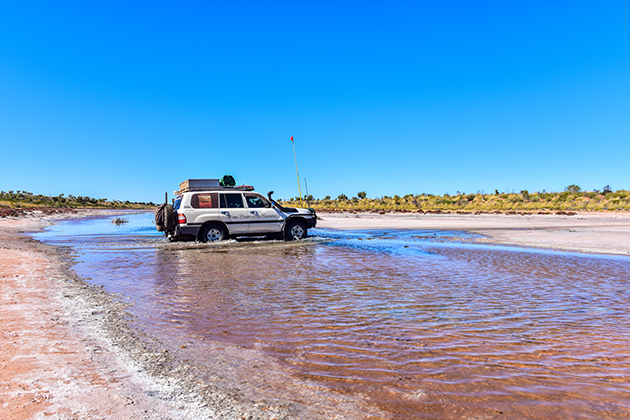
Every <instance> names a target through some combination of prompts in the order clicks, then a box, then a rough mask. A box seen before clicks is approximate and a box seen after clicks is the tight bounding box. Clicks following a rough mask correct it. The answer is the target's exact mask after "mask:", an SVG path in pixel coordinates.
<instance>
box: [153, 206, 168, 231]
mask: <svg viewBox="0 0 630 420" xmlns="http://www.w3.org/2000/svg"><path fill="white" fill-rule="evenodd" d="M165 206H166V204H160V205H159V206H158V208H157V209H155V228H156V229H157V230H158V232H164V207H165Z"/></svg>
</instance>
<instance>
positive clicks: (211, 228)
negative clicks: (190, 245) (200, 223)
mask: <svg viewBox="0 0 630 420" xmlns="http://www.w3.org/2000/svg"><path fill="white" fill-rule="evenodd" d="M224 239H227V233H226V232H225V228H224V227H223V226H221V225H218V224H214V223H213V224H210V225H206V226H204V227H203V228H202V229H201V232H200V234H199V240H200V241H201V242H218V241H222V240H224Z"/></svg>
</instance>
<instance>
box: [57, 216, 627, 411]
mask: <svg viewBox="0 0 630 420" xmlns="http://www.w3.org/2000/svg"><path fill="white" fill-rule="evenodd" d="M99 223H101V225H98V224H99ZM107 223H109V224H107ZM146 224H147V216H145V215H137V216H133V217H132V220H131V221H130V223H128V224H126V225H123V229H124V230H119V231H117V230H115V229H112V227H111V226H110V225H111V223H110V222H108V221H107V220H104V221H103V220H101V221H91V222H90V221H87V222H86V221H76V222H75V221H73V222H68V223H67V224H62V225H60V227H59V228H58V229H59V230H58V231H55V232H53V233H52V234H50V235H49V236H48V237H46V238H45V240H49V241H52V242H56V243H63V244H66V245H71V246H73V247H75V249H76V250H77V252H78V254H79V256H78V260H79V261H80V262H79V263H78V264H77V266H76V270H77V272H79V273H80V274H81V275H84V276H85V277H89V278H91V279H92V281H93V282H95V283H99V284H103V285H104V286H105V287H106V289H107V290H108V291H111V292H115V293H121V294H123V295H125V296H129V297H130V298H132V299H133V300H134V302H135V305H134V306H133V307H132V308H130V311H131V312H132V313H133V315H135V316H136V317H137V321H136V325H137V326H138V327H139V328H142V329H144V330H145V331H147V332H149V333H151V334H152V335H154V336H156V337H158V338H160V339H162V340H164V342H165V343H169V344H168V345H170V346H171V347H172V348H173V349H176V350H177V351H178V353H179V354H180V355H181V356H182V357H185V358H190V359H192V360H196V361H198V362H200V363H207V364H212V363H213V361H212V360H211V358H212V357H213V355H214V354H216V353H214V352H213V351H210V348H211V347H212V348H215V347H216V345H217V344H216V343H221V342H222V343H226V344H230V345H237V346H242V347H243V348H248V349H258V350H261V351H263V352H265V353H266V354H267V355H270V356H273V357H274V358H277V360H279V361H280V362H281V366H283V368H282V369H285V370H284V371H283V375H285V376H286V375H289V376H290V377H291V378H293V379H291V381H298V383H301V384H303V385H304V386H308V387H311V388H313V389H321V390H322V392H323V390H326V391H328V392H333V394H334V395H336V396H337V397H335V398H338V400H337V401H333V400H330V401H328V402H327V404H329V405H330V406H331V407H334V406H335V405H336V404H339V401H346V400H352V399H360V400H361V401H362V403H363V404H366V405H373V406H375V407H378V410H376V411H370V410H369V409H366V411H365V413H363V414H364V415H365V416H369V415H374V416H375V417H383V416H385V417H392V418H408V417H419V416H422V417H427V418H461V417H462V415H463V414H462V413H464V412H465V413H466V415H467V416H468V417H471V418H473V417H475V416H491V417H492V416H495V415H497V413H498V412H502V413H504V414H508V415H511V416H512V417H523V418H526V417H527V418H538V417H554V418H555V417H567V418H575V417H581V418H619V417H627V416H630V406H629V404H630V394H629V392H630V386H629V385H628V384H629V383H630V355H629V353H628V342H629V338H630V327H629V323H628V319H630V317H629V315H630V309H629V308H630V305H629V303H630V302H629V300H630V292H629V290H630V288H629V287H628V286H629V284H628V283H629V279H630V262H629V260H628V259H627V258H623V257H610V258H608V257H596V256H587V255H579V254H570V253H562V252H545V251H541V250H524V249H518V248H506V247H492V246H488V245H476V244H474V235H467V234H457V233H455V234H454V233H452V232H436V231H431V232H418V231H388V232H383V231H356V232H347V233H344V232H327V231H321V230H320V231H316V232H315V233H316V234H317V235H318V238H316V239H314V240H313V239H311V240H310V241H307V242H300V243H284V242H280V241H253V242H237V241H230V242H228V243H224V244H220V245H217V246H214V245H205V244H204V245H200V244H194V243H189V244H178V243H173V244H168V243H165V242H164V241H163V240H162V239H161V238H160V237H159V236H158V235H156V234H154V233H153V231H149V230H147V229H146ZM66 225H69V226H70V228H67V227H66ZM95 225H96V226H95ZM101 228H102V229H101ZM117 228H118V227H117ZM55 229H57V228H55ZM64 229H65V230H64ZM99 229H100V230H99ZM79 232H83V233H81V234H79ZM156 233H157V232H156ZM182 344H185V345H186V348H184V349H180V347H181V346H182ZM257 369H258V370H259V371H260V372H263V373H264V372H265V367H264V366H258V367H257ZM234 374H235V375H238V372H237V373H234ZM247 375H252V376H251V377H249V378H248V379H249V380H251V381H252V382H255V381H256V380H262V379H260V377H258V379H257V376H256V373H255V372H247ZM291 381H289V380H287V381H286V383H285V382H284V381H277V383H273V384H269V383H266V384H265V387H267V389H268V392H273V393H276V394H280V395H285V396H286V397H287V398H297V397H295V395H296V390H295V388H292V387H290V386H289V385H287V384H288V383H289V382H291ZM291 383H295V382H291ZM320 403H321V402H320ZM321 404H326V403H321ZM376 413H380V414H376ZM383 413H384V414H383Z"/></svg>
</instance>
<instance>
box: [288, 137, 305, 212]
mask: <svg viewBox="0 0 630 420" xmlns="http://www.w3.org/2000/svg"><path fill="white" fill-rule="evenodd" d="M291 143H292V144H293V159H295V174H296V175H297V182H298V192H299V193H300V204H301V205H302V207H304V202H303V201H302V187H300V173H299V172H298V166H297V155H296V154H295V142H294V141H293V136H291Z"/></svg>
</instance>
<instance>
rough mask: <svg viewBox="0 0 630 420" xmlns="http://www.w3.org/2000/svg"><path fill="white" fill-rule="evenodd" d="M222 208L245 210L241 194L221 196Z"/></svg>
mask: <svg viewBox="0 0 630 420" xmlns="http://www.w3.org/2000/svg"><path fill="white" fill-rule="evenodd" d="M221 207H222V208H224V209H240V208H244V207H245V206H244V205H243V196H242V195H241V194H221Z"/></svg>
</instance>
